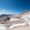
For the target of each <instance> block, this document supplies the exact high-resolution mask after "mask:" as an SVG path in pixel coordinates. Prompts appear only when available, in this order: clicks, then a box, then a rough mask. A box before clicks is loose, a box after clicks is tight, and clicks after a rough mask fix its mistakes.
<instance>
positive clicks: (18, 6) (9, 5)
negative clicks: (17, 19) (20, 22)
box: [0, 0, 30, 14]
mask: <svg viewBox="0 0 30 30" xmlns="http://www.w3.org/2000/svg"><path fill="white" fill-rule="evenodd" d="M24 10H30V0H0V14H3V13H7V14H8V13H10V14H18V13H20V12H22V11H24Z"/></svg>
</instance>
